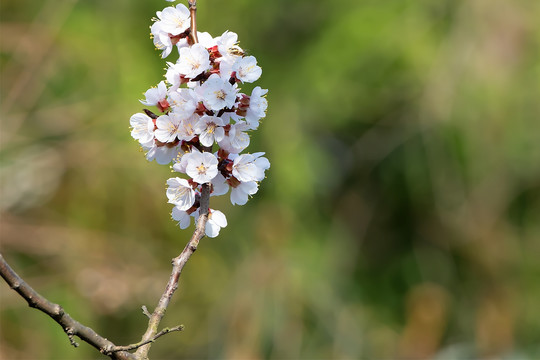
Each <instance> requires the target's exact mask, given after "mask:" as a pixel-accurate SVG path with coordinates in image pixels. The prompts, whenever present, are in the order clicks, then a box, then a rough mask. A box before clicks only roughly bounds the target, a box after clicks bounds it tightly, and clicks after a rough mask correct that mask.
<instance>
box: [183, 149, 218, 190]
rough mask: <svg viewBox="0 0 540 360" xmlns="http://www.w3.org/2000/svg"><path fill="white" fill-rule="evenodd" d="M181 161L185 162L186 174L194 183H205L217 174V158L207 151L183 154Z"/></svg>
mask: <svg viewBox="0 0 540 360" xmlns="http://www.w3.org/2000/svg"><path fill="white" fill-rule="evenodd" d="M182 161H185V163H186V174H188V175H189V176H190V177H191V178H192V179H193V181H195V182H196V183H199V184H204V183H207V182H209V181H211V180H212V179H213V178H214V177H216V175H217V174H218V168H217V165H218V159H217V158H216V156H215V155H214V154H211V153H209V152H202V153H201V152H199V151H193V152H191V153H189V154H185V155H184V156H183V157H182Z"/></svg>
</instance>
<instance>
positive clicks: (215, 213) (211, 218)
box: [205, 209, 227, 238]
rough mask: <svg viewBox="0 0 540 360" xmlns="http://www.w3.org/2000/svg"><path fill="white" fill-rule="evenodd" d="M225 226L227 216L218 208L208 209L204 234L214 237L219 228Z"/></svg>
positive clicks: (217, 233)
mask: <svg viewBox="0 0 540 360" xmlns="http://www.w3.org/2000/svg"><path fill="white" fill-rule="evenodd" d="M226 226H227V218H226V217H225V214H223V213H222V212H221V211H219V210H213V209H210V212H209V214H208V221H207V222H206V227H205V233H206V236H208V237H211V238H214V237H216V236H218V235H219V231H220V230H221V228H224V227H226Z"/></svg>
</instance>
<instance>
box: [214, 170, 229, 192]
mask: <svg viewBox="0 0 540 360" xmlns="http://www.w3.org/2000/svg"><path fill="white" fill-rule="evenodd" d="M227 191H229V184H227V180H226V179H225V177H224V176H223V175H221V174H220V173H218V174H217V175H216V177H215V178H213V179H212V193H211V196H220V195H225V194H226V193H227Z"/></svg>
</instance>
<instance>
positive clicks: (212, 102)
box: [200, 74, 237, 111]
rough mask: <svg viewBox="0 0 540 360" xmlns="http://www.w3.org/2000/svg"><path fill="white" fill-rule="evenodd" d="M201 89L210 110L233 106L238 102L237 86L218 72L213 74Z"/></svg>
mask: <svg viewBox="0 0 540 360" xmlns="http://www.w3.org/2000/svg"><path fill="white" fill-rule="evenodd" d="M200 91H201V93H202V94H201V95H202V98H203V103H204V105H205V106H206V107H207V108H208V109H210V110H215V111H217V110H221V109H223V108H232V107H233V106H234V103H235V102H236V91H237V90H236V87H235V86H233V85H231V84H230V83H229V81H227V80H223V79H222V78H221V77H220V76H219V75H217V74H212V75H211V76H210V77H209V78H208V80H206V82H205V83H204V84H203V85H202V86H201V88H200Z"/></svg>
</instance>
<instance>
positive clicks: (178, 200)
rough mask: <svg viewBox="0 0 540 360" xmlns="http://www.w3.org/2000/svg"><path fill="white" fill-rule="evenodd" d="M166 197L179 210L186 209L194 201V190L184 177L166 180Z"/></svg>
mask: <svg viewBox="0 0 540 360" xmlns="http://www.w3.org/2000/svg"><path fill="white" fill-rule="evenodd" d="M167 185H168V186H169V187H168V188H167V198H168V199H169V203H170V204H174V205H176V207H177V208H178V209H179V210H187V209H189V208H190V207H192V206H193V203H195V191H194V190H193V188H192V187H191V185H190V184H189V182H188V181H187V180H186V179H182V178H179V177H176V178H170V179H169V180H167Z"/></svg>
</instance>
